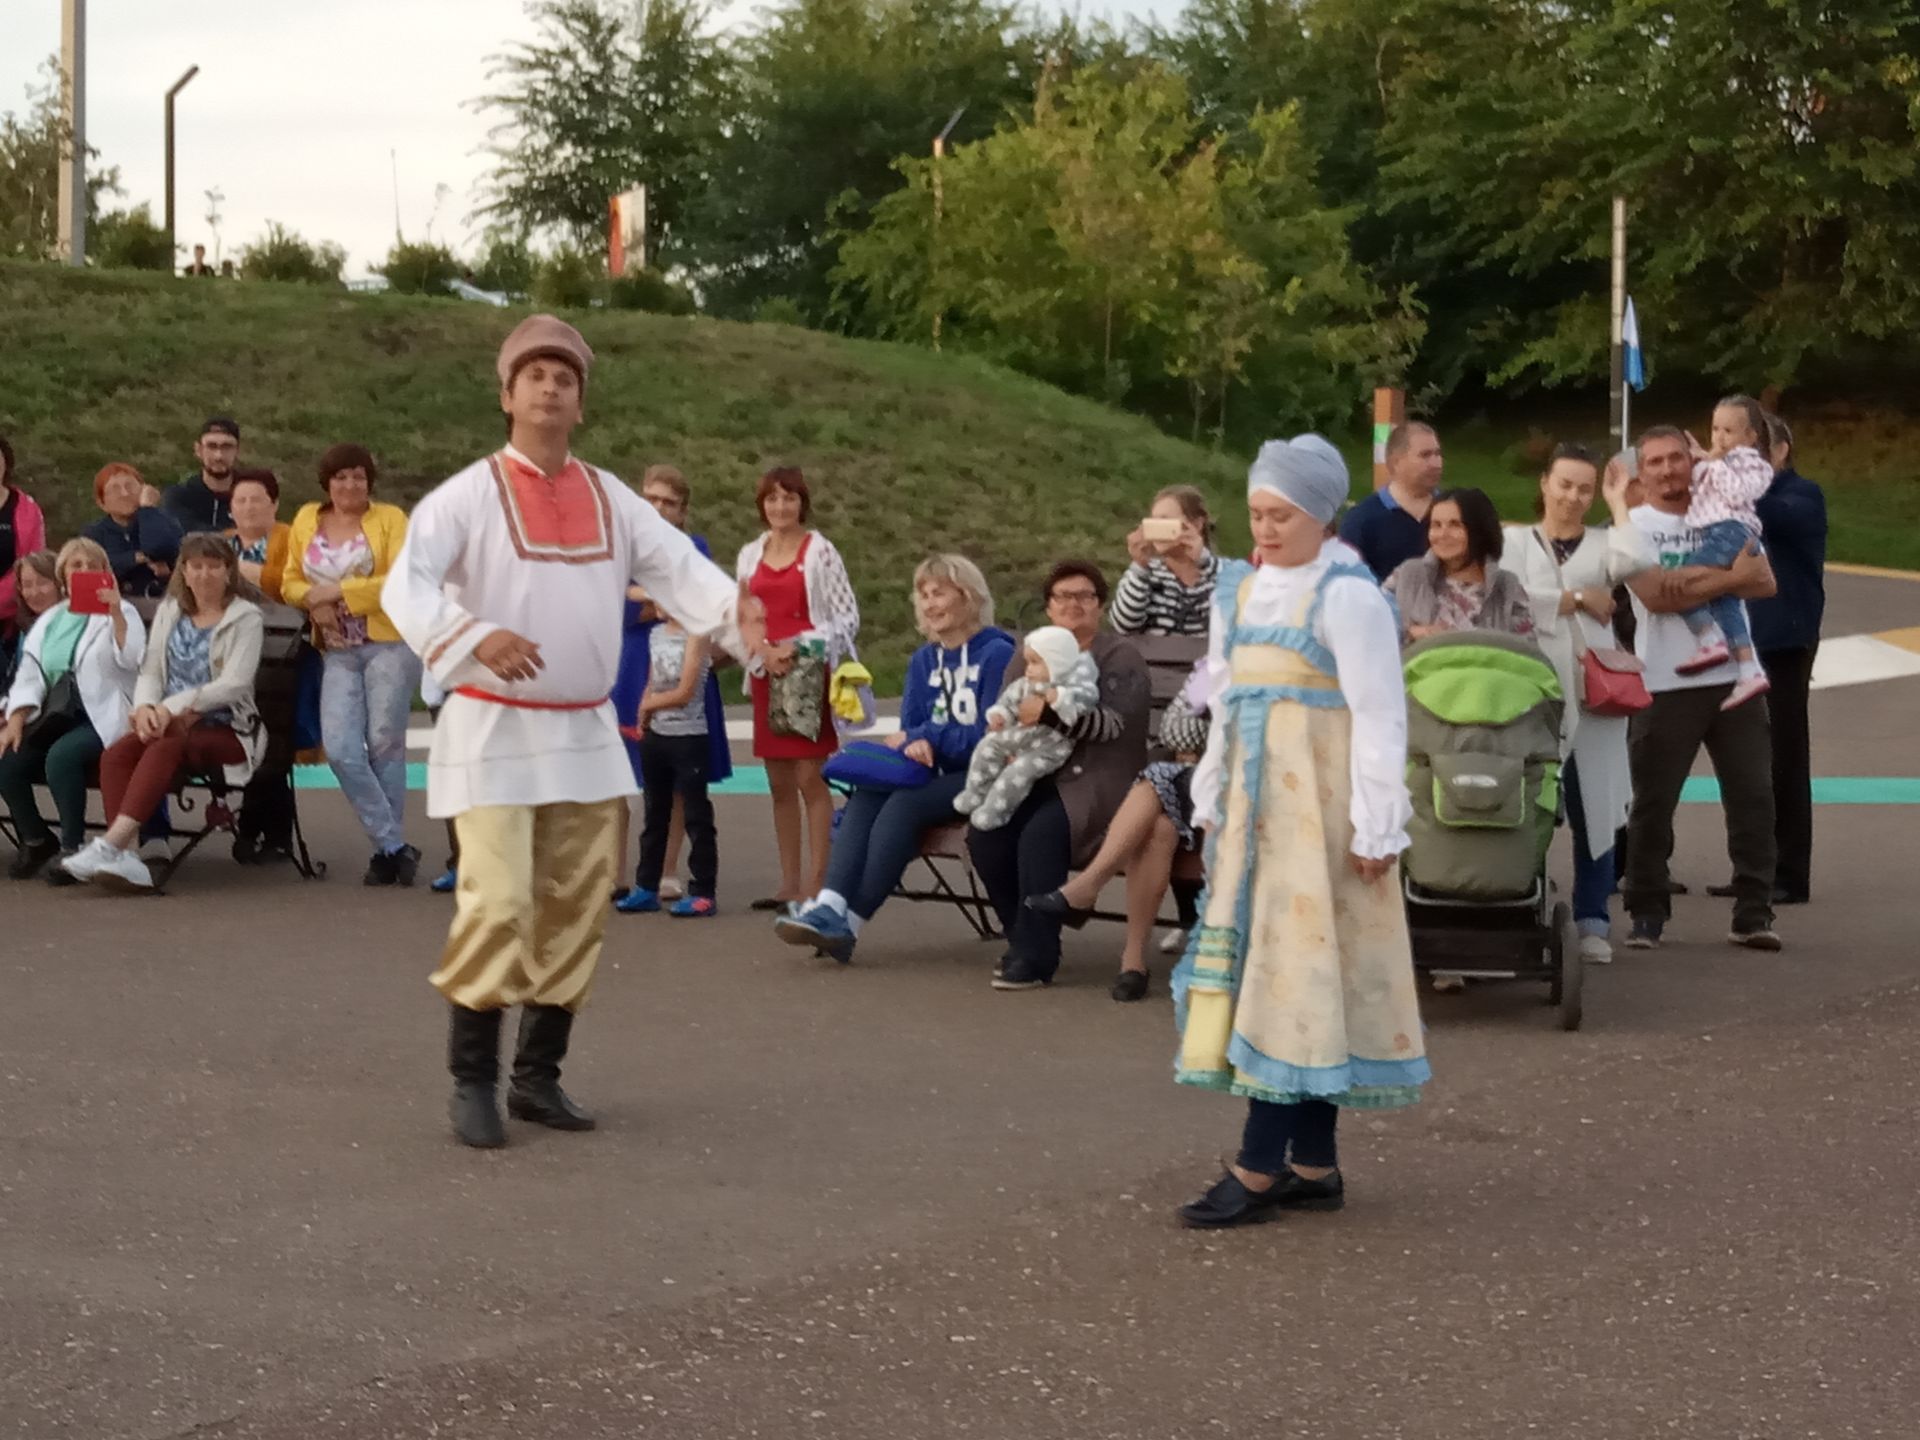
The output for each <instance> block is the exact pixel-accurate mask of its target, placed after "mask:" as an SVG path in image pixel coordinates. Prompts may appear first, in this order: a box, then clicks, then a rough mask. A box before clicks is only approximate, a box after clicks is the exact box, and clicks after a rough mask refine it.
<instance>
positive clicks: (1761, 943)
mask: <svg viewBox="0 0 1920 1440" xmlns="http://www.w3.org/2000/svg"><path fill="white" fill-rule="evenodd" d="M1727 943H1728V944H1730V945H1738V946H1740V947H1741V948H1742V949H1744V950H1765V951H1768V952H1769V953H1771V952H1775V951H1778V950H1782V949H1784V948H1785V946H1784V945H1783V944H1782V943H1781V940H1780V937H1779V936H1778V935H1776V934H1774V931H1773V926H1772V924H1771V923H1769V922H1767V921H1764V920H1763V921H1761V922H1760V923H1759V924H1758V925H1748V926H1740V925H1736V926H1734V927H1733V929H1732V930H1731V931H1730V932H1728V935H1727Z"/></svg>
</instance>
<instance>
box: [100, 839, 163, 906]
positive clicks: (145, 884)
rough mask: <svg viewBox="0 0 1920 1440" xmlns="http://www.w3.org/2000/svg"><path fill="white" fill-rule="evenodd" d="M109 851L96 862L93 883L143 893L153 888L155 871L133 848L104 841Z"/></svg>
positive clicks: (136, 893)
mask: <svg viewBox="0 0 1920 1440" xmlns="http://www.w3.org/2000/svg"><path fill="white" fill-rule="evenodd" d="M102 848H103V849H104V850H105V851H106V852H107V853H106V854H105V855H103V856H101V857H100V859H99V860H98V861H96V862H95V864H94V867H93V877H92V878H93V883H94V884H96V885H99V886H101V887H103V888H104V889H107V890H119V891H121V892H123V893H127V894H135V895H143V894H145V893H147V892H148V891H150V890H152V889H153V872H152V871H151V870H149V869H147V862H146V861H144V860H142V859H141V858H140V857H139V856H138V855H136V854H134V853H133V851H131V850H120V849H116V848H115V847H114V846H112V845H107V844H105V843H104V842H103V843H102Z"/></svg>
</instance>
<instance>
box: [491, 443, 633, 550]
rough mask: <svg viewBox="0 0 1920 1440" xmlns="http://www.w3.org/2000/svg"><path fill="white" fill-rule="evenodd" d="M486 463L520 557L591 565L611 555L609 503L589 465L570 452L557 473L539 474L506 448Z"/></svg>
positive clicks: (596, 475)
mask: <svg viewBox="0 0 1920 1440" xmlns="http://www.w3.org/2000/svg"><path fill="white" fill-rule="evenodd" d="M487 465H488V467H489V468H490V469H491V470H492V471H493V481H494V488H495V490H496V491H497V492H498V494H499V496H500V506H501V509H502V510H503V511H504V512H505V513H506V519H507V535H508V537H509V538H510V539H511V540H512V541H513V548H514V550H515V551H516V552H517V553H518V554H519V556H520V558H521V559H522V560H534V561H541V562H547V563H553V564H560V565H591V564H594V563H596V562H598V561H602V560H611V559H612V558H613V504H612V502H611V501H610V500H608V498H607V492H606V490H605V488H604V487H603V486H602V485H601V483H600V474H599V472H598V471H596V470H595V469H594V468H593V467H592V466H590V465H583V464H581V463H580V461H578V460H576V459H574V458H573V457H572V456H569V457H568V458H567V463H566V464H565V465H563V466H561V467H560V473H559V474H558V475H543V474H541V473H540V470H539V469H538V467H536V466H534V465H532V464H529V463H528V462H527V461H525V460H523V459H521V458H520V457H519V456H517V455H514V454H512V453H510V452H508V451H505V450H502V451H500V452H499V453H498V454H495V455H492V456H489V457H488V459H487Z"/></svg>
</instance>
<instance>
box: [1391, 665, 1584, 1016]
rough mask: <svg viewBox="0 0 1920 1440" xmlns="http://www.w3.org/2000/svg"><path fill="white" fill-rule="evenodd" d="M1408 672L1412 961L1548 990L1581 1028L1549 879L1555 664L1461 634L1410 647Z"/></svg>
mask: <svg viewBox="0 0 1920 1440" xmlns="http://www.w3.org/2000/svg"><path fill="white" fill-rule="evenodd" d="M1405 674H1406V682H1407V788H1408V789H1409V790H1410V791H1411V792H1412V797H1413V821H1412V823H1411V825H1409V827H1408V833H1409V835H1410V837H1411V839H1412V842H1413V843H1412V845H1411V847H1410V848H1409V849H1408V851H1407V853H1406V856H1405V858H1404V861H1403V863H1402V866H1401V884H1402V887H1403V890H1404V893H1405V896H1406V903H1407V925H1408V929H1409V930H1410V931H1411V934H1412V938H1413V959H1414V965H1415V966H1416V967H1417V968H1419V969H1421V970H1424V971H1428V972H1432V973H1439V974H1444V975H1458V976H1462V977H1465V978H1467V979H1480V980H1525V981H1533V982H1544V983H1545V985H1546V986H1547V1003H1548V1004H1550V1005H1554V1006H1557V1007H1558V1008H1559V1015H1560V1024H1561V1027H1562V1028H1563V1029H1567V1030H1576V1029H1578V1028H1579V1026H1580V1013H1581V975H1582V972H1581V961H1580V941H1579V934H1578V932H1577V930H1576V929H1575V927H1574V923H1573V910H1572V907H1571V906H1570V905H1568V904H1567V903H1566V902H1565V901H1563V900H1557V899H1556V898H1555V895H1554V887H1553V885H1552V883H1551V882H1550V881H1549V880H1548V878H1547V850H1548V847H1549V846H1550V845H1551V844H1552V843H1553V831H1554V827H1555V825H1557V824H1558V823H1559V818H1560V717H1561V706H1562V704H1563V703H1564V702H1563V699H1562V696H1561V694H1560V682H1559V679H1558V678H1557V677H1556V676H1555V674H1554V670H1553V666H1552V665H1551V664H1549V663H1548V661H1547V659H1546V657H1545V656H1543V655H1542V654H1541V653H1540V650H1539V647H1538V646H1536V645H1535V644H1534V643H1533V642H1532V641H1531V640H1527V639H1523V638H1520V637H1517V636H1512V635H1501V634H1494V633H1492V632H1490V631H1484V630H1467V631H1457V632H1453V633H1450V634H1445V635H1433V636H1429V637H1428V638H1427V639H1425V640H1422V641H1420V642H1419V643H1417V644H1415V645H1414V646H1412V647H1411V648H1410V649H1409V650H1408V651H1407V653H1406V657H1405Z"/></svg>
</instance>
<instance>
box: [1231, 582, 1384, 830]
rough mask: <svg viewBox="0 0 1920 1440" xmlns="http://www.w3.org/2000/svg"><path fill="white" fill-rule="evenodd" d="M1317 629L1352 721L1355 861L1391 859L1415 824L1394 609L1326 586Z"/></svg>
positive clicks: (1357, 589) (1376, 596)
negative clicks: (1409, 794) (1330, 655)
mask: <svg viewBox="0 0 1920 1440" xmlns="http://www.w3.org/2000/svg"><path fill="white" fill-rule="evenodd" d="M1316 628H1317V629H1318V630H1319V632H1320V633H1319V639H1320V642H1321V643H1322V644H1324V645H1325V646H1326V647H1327V648H1328V649H1329V650H1331V651H1332V652H1333V659H1334V664H1335V666H1336V667H1337V668H1338V670H1339V673H1340V690H1341V693H1343V694H1344V695H1345V696H1346V700H1347V709H1348V711H1349V712H1350V713H1351V714H1352V716H1353V740H1352V747H1351V749H1352V755H1351V759H1350V762H1349V763H1350V769H1351V772H1352V773H1351V779H1352V788H1353V800H1352V818H1353V853H1354V854H1356V855H1358V856H1360V857H1361V858H1362V859H1366V860H1385V859H1391V858H1392V857H1393V856H1395V855H1398V854H1399V853H1400V852H1401V851H1403V850H1405V849H1406V848H1407V845H1408V844H1409V841H1408V838H1407V823H1408V822H1409V821H1410V820H1411V819H1412V818H1413V804H1412V802H1411V801H1410V800H1409V799H1408V797H1407V691H1406V683H1405V681H1404V679H1403V678H1402V676H1401V673H1400V637H1399V636H1398V635H1397V634H1396V633H1395V631H1394V622H1393V607H1392V606H1390V605H1389V604H1387V601H1386V597H1385V596H1384V595H1382V594H1381V593H1380V592H1379V591H1378V590H1377V589H1375V588H1374V587H1373V586H1372V585H1370V584H1368V583H1366V582H1364V581H1361V580H1358V579H1354V578H1350V577H1343V578H1341V579H1337V580H1334V581H1332V582H1330V583H1329V584H1328V586H1327V591H1326V598H1325V600H1324V602H1323V603H1322V605H1321V609H1320V619H1319V622H1318V625H1317V627H1316ZM1195 789H1196V791H1197V790H1198V786H1197V785H1196V786H1195ZM1196 808H1197V806H1196Z"/></svg>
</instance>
